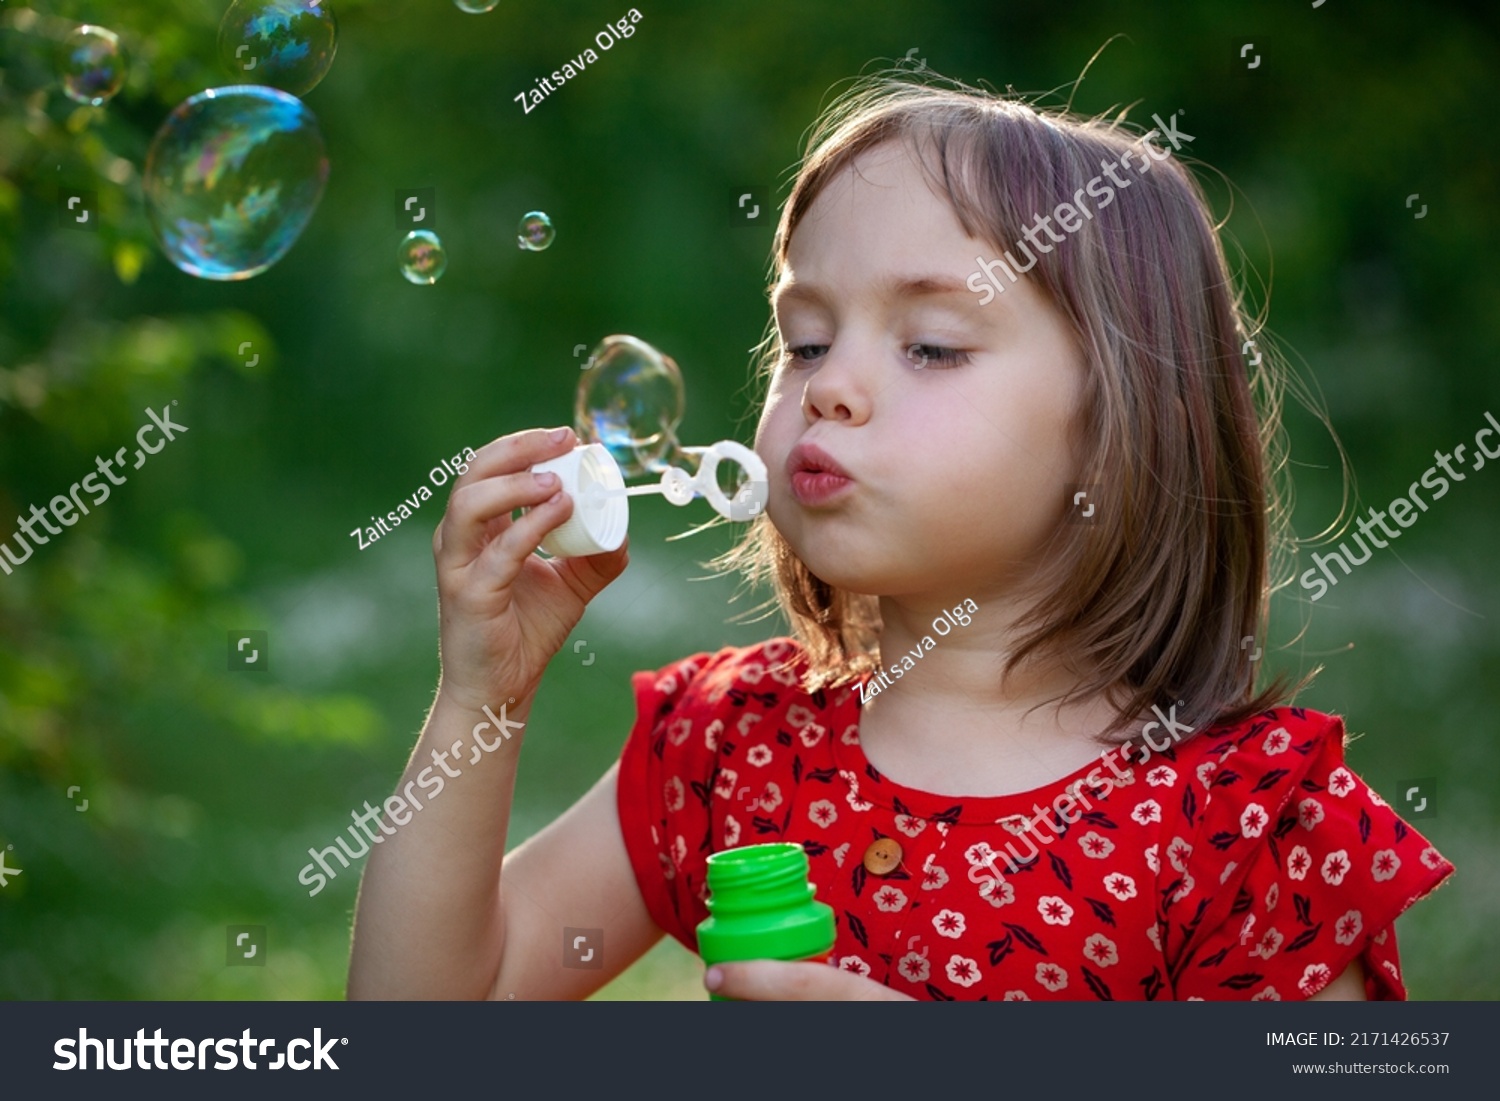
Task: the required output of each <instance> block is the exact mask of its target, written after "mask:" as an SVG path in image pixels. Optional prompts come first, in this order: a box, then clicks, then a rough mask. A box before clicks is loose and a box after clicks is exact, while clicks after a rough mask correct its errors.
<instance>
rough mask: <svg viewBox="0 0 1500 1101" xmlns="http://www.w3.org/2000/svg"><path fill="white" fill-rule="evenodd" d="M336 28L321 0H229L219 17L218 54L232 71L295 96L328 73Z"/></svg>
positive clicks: (335, 44) (313, 86)
mask: <svg viewBox="0 0 1500 1101" xmlns="http://www.w3.org/2000/svg"><path fill="white" fill-rule="evenodd" d="M338 34H339V28H338V23H337V21H335V19H334V18H333V12H332V11H331V10H329V7H328V3H327V0H234V3H233V4H230V5H229V10H228V11H226V12H225V13H224V19H223V20H222V21H221V22H220V23H219V60H220V61H221V62H223V64H224V67H225V69H227V70H228V71H229V72H230V73H232V74H234V75H235V76H237V77H243V78H244V79H246V80H253V81H254V82H255V83H257V84H268V85H270V86H271V87H272V88H280V89H281V90H282V91H284V92H291V93H292V94H293V95H298V96H300V95H303V94H305V93H307V92H310V91H312V89H313V88H315V87H317V85H318V82H319V81H321V80H322V79H323V78H324V77H325V76H327V75H328V67H329V66H330V65H332V64H333V55H334V51H336V50H337V49H338Z"/></svg>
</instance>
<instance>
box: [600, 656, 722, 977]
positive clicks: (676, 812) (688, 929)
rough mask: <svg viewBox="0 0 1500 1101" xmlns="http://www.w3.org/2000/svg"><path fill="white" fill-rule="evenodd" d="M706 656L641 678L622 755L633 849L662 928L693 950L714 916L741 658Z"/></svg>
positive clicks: (624, 827)
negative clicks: (714, 830)
mask: <svg viewBox="0 0 1500 1101" xmlns="http://www.w3.org/2000/svg"><path fill="white" fill-rule="evenodd" d="M740 653H741V651H738V650H734V649H726V650H721V651H719V652H718V653H717V654H708V653H700V654H694V655H693V656H692V657H689V658H684V659H682V660H681V661H677V662H674V663H672V664H671V665H667V666H664V667H663V668H661V669H659V670H657V671H655V672H641V673H636V674H635V675H634V676H633V677H632V678H631V687H632V688H633V690H634V692H635V699H636V721H635V726H634V728H633V729H632V730H631V732H630V736H629V737H628V738H627V739H626V741H625V746H624V749H623V750H622V751H621V754H620V772H619V779H618V785H617V786H618V808H619V814H620V829H621V831H622V833H623V834H624V837H625V849H626V852H627V853H628V854H629V856H630V863H631V867H632V868H633V869H634V871H635V878H636V882H637V884H638V885H639V886H640V890H641V896H642V898H643V899H644V900H645V903H646V908H647V910H648V911H649V912H650V914H651V917H652V920H654V921H655V922H656V924H657V925H659V926H660V927H661V928H662V929H664V930H665V931H666V932H668V933H670V934H671V935H672V936H673V937H676V938H677V940H678V941H680V942H681V943H682V944H683V945H684V946H686V947H687V948H688V949H689V950H690V951H693V952H696V951H697V950H698V937H697V925H698V923H699V922H700V921H702V920H703V919H704V918H705V917H707V916H708V909H707V907H706V906H705V905H704V901H703V899H704V897H705V894H706V884H705V880H704V872H705V869H706V865H707V860H708V855H709V853H710V852H712V851H713V849H712V845H711V837H710V833H711V815H710V808H711V806H712V803H713V794H714V791H713V789H714V787H715V784H716V776H717V771H718V753H717V750H718V745H717V741H716V737H717V731H718V729H720V728H722V723H720V724H714V723H712V722H711V721H710V720H709V718H708V717H706V716H709V715H711V713H712V712H713V711H714V710H715V709H716V708H717V707H718V706H719V704H720V701H721V699H722V697H723V695H724V692H725V690H726V683H725V681H726V677H727V678H728V681H729V683H732V682H733V674H732V667H733V666H734V664H735V663H734V661H733V658H734V657H735V656H736V655H738V654H740Z"/></svg>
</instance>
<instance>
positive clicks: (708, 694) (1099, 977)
mask: <svg viewBox="0 0 1500 1101" xmlns="http://www.w3.org/2000/svg"><path fill="white" fill-rule="evenodd" d="M789 659H794V661H793V662H792V664H790V667H787V666H788V664H789ZM802 667H803V656H802V654H801V653H800V650H799V648H798V647H797V645H796V644H795V643H794V642H792V641H791V640H788V639H774V640H772V641H770V642H768V643H764V644H762V645H760V646H756V647H749V648H743V649H725V650H721V651H719V652H718V653H717V654H697V655H694V656H693V657H690V658H686V659H684V660H682V661H679V662H676V663H674V664H672V665H669V666H667V667H665V668H664V669H661V670H658V671H657V672H654V673H652V672H643V673H637V674H636V675H635V677H634V678H633V686H634V689H635V693H636V699H637V706H638V718H637V721H636V725H635V728H634V729H633V730H632V731H631V734H630V737H629V739H628V740H627V742H626V744H625V747H624V750H623V752H622V754H621V764H620V774H619V812H620V824H621V827H622V829H623V831H624V835H625V845H626V849H627V850H628V852H629V854H630V860H631V864H632V866H633V867H634V870H635V875H636V880H637V882H638V883H639V885H640V889H641V893H642V895H643V896H644V898H645V902H646V905H647V907H648V909H649V910H650V913H651V915H652V917H653V919H654V920H655V921H656V923H657V924H658V925H659V926H661V928H662V929H664V930H666V931H667V932H668V933H670V934H671V935H672V936H674V937H676V938H677V939H678V940H679V941H681V942H682V943H683V944H684V945H686V946H687V947H688V948H689V949H691V950H693V951H696V950H697V935H696V927H697V925H698V923H699V922H700V921H702V920H703V919H704V918H706V917H707V916H708V910H707V908H706V906H705V905H704V897H705V895H706V891H707V888H706V884H705V871H706V862H707V859H708V857H709V854H711V853H713V852H717V851H719V850H721V849H729V848H735V847H737V846H741V845H753V844H759V843H762V842H768V841H794V842H800V843H801V844H802V846H803V847H804V848H805V849H806V850H807V853H808V857H809V861H810V864H811V874H812V882H813V883H814V884H815V885H816V887H817V897H818V899H819V900H821V901H823V902H826V903H828V904H829V905H830V906H832V907H833V910H834V914H835V917H836V922H837V930H838V936H837V940H836V942H835V945H834V949H833V952H832V954H831V955H830V956H829V962H830V963H832V964H834V965H836V966H838V967H841V968H843V969H845V970H848V971H854V972H857V973H858V974H861V975H866V976H869V977H870V978H872V979H874V980H876V981H877V982H881V983H884V984H885V985H887V986H889V987H891V988H892V989H894V990H898V991H900V992H902V993H904V994H908V995H910V996H912V997H914V998H920V999H934V1000H944V1001H947V1000H954V999H967V1000H983V999H991V1000H1000V999H1004V1000H1007V1001H1026V1000H1042V999H1050V1000H1061V999H1101V1000H1105V1001H1125V1000H1138V999H1144V1000H1148V1001H1149V1000H1155V999H1179V1000H1182V999H1186V1000H1194V999H1240V1000H1243V999H1250V1000H1252V1001H1276V1000H1282V999H1286V1000H1299V999H1303V998H1308V997H1311V996H1312V995H1313V994H1316V993H1317V992H1318V991H1319V990H1321V989H1322V988H1323V987H1324V986H1326V985H1327V984H1328V983H1329V982H1330V981H1332V980H1333V979H1334V978H1336V977H1338V975H1339V974H1341V973H1342V972H1343V970H1344V969H1345V968H1346V967H1348V966H1349V964H1350V963H1352V962H1353V961H1354V960H1356V959H1361V960H1363V961H1364V968H1365V974H1366V987H1365V989H1366V994H1367V996H1368V997H1369V998H1371V999H1403V998H1405V997H1406V987H1405V984H1404V983H1403V982H1402V978H1401V970H1400V963H1399V959H1398V957H1397V952H1396V934H1395V929H1394V925H1393V923H1394V922H1395V919H1396V917H1397V916H1398V915H1399V914H1401V913H1402V912H1403V911H1404V910H1406V908H1407V907H1409V906H1410V905H1411V904H1412V903H1414V902H1416V901H1417V900H1418V899H1419V898H1421V897H1422V896H1423V895H1425V894H1427V893H1428V892H1429V891H1431V890H1432V889H1433V888H1434V887H1436V886H1437V885H1438V884H1439V883H1441V882H1442V881H1443V880H1444V879H1446V878H1447V877H1448V876H1449V875H1450V874H1451V873H1452V871H1453V866H1452V865H1451V864H1450V863H1449V862H1448V861H1447V860H1446V859H1444V858H1443V856H1442V855H1441V854H1439V853H1438V851H1437V850H1436V849H1435V848H1433V847H1432V846H1431V845H1429V844H1428V843H1427V841H1426V839H1424V838H1423V837H1422V836H1421V835H1420V834H1418V833H1417V832H1416V831H1415V830H1413V829H1412V828H1411V827H1410V826H1408V825H1407V824H1406V823H1405V822H1403V821H1402V820H1401V819H1400V818H1399V817H1397V816H1396V814H1395V813H1394V812H1393V811H1392V810H1391V809H1390V808H1389V807H1388V806H1387V805H1386V803H1385V801H1384V800H1382V799H1381V798H1380V796H1379V795H1377V794H1375V792H1374V791H1372V790H1371V789H1370V788H1368V787H1367V786H1366V785H1365V784H1364V782H1363V781H1361V780H1360V778H1359V777H1358V776H1356V775H1355V774H1354V773H1353V772H1351V771H1350V770H1349V769H1348V768H1347V767H1345V765H1344V753H1343V742H1344V727H1343V723H1342V721H1341V720H1340V719H1338V718H1337V717H1335V716H1329V715H1322V714H1319V713H1317V712H1312V711H1305V710H1301V709H1297V708H1278V709H1276V710H1273V711H1267V712H1265V713H1263V714H1261V715H1258V716H1256V717H1254V718H1253V719H1251V720H1248V721H1246V722H1244V723H1241V724H1238V725H1235V726H1227V727H1216V728H1213V729H1206V730H1203V731H1201V732H1198V733H1196V734H1193V735H1191V736H1188V737H1186V738H1184V739H1183V740H1182V741H1180V742H1177V743H1175V744H1171V745H1170V747H1169V748H1168V749H1166V750H1165V751H1163V752H1159V753H1156V752H1150V751H1148V750H1147V749H1146V748H1144V747H1139V746H1138V747H1137V748H1136V750H1135V751H1134V752H1133V754H1132V755H1131V756H1130V758H1128V759H1129V760H1130V761H1132V762H1134V763H1130V764H1127V763H1126V762H1125V761H1124V760H1120V759H1119V758H1118V756H1117V757H1116V763H1115V765H1114V768H1113V770H1111V769H1107V768H1101V767H1100V765H1099V763H1098V762H1090V764H1089V765H1087V766H1085V767H1083V768H1081V769H1079V770H1078V771H1077V772H1074V773H1072V774H1071V775H1069V776H1065V777H1062V778H1061V779H1058V780H1056V781H1054V782H1053V783H1051V784H1048V785H1046V786H1044V787H1042V788H1039V789H1036V790H1034V791H1028V792H1023V793H1018V794H1014V795H1002V796H990V797H966V796H949V795H935V794H932V793H930V792H925V791H918V790H916V789H914V788H908V787H904V786H902V785H901V784H898V783H895V782H894V781H892V780H890V779H889V778H887V777H885V776H883V775H881V773H880V772H879V771H878V770H877V769H876V768H875V767H874V766H873V765H871V764H870V763H869V761H867V760H866V759H865V756H864V752H863V751H862V750H861V748H860V742H859V717H860V710H859V706H860V705H859V697H858V696H857V695H856V694H855V691H854V689H853V687H852V686H846V687H843V688H839V689H834V690H831V691H828V692H819V693H815V694H812V695H808V694H806V693H804V692H803V691H801V690H800V689H799V688H798V687H797V684H798V679H799V678H798V673H799V671H800V669H801V668H802ZM1157 744H1161V740H1160V739H1157ZM1148 753H1149V759H1148V758H1147V754H1148ZM1101 774H1102V775H1103V776H1106V777H1109V779H1110V781H1111V782H1110V783H1109V784H1107V785H1106V784H1104V783H1102V782H1099V777H1100V775H1101ZM1065 792H1066V793H1069V794H1071V795H1073V797H1074V798H1073V800H1072V801H1071V802H1070V803H1066V804H1058V803H1056V802H1055V801H1056V800H1057V799H1058V797H1059V796H1063V795H1064V793H1065ZM1054 806H1055V807H1057V809H1058V810H1066V811H1068V812H1069V813H1068V814H1067V815H1063V814H1058V813H1055V812H1054V811H1053V810H1052V809H1051V808H1052V807H1054ZM1037 808H1040V809H1041V810H1042V811H1043V813H1044V814H1045V818H1039V816H1038V815H1037V813H1036V811H1037ZM1028 819H1030V820H1032V821H1035V822H1038V823H1045V825H1041V826H1040V827H1039V828H1033V829H1031V831H1030V832H1027V826H1026V825H1025V823H1026V821H1027V820H1028ZM1054 837H1055V839H1053V840H1051V841H1050V842H1049V841H1046V840H1043V839H1044V838H1054ZM877 842H879V844H878V845H877V844H876V843H877ZM893 843H894V844H893Z"/></svg>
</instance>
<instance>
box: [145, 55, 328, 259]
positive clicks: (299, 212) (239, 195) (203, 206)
mask: <svg viewBox="0 0 1500 1101" xmlns="http://www.w3.org/2000/svg"><path fill="white" fill-rule="evenodd" d="M327 181H328V154H327V151H326V150H325V149H324V146H323V135H322V133H321V132H320V131H319V129H318V120H317V119H316V118H314V117H313V113H312V112H311V111H309V110H308V109H307V107H306V106H304V105H303V103H302V101H301V100H299V99H297V98H296V97H295V96H289V95H287V94H286V93H285V92H279V91H277V90H276V89H274V88H261V87H257V86H255V85H240V86H237V87H231V88H210V89H209V90H208V91H206V92H200V93H198V94H197V95H195V96H193V97H192V98H191V99H189V100H187V101H186V102H184V103H183V104H182V105H181V106H179V107H178V108H177V109H176V110H175V111H173V112H172V113H171V114H170V115H168V116H167V120H166V121H165V122H164V123H162V125H161V129H160V130H158V131H157V132H156V137H155V138H153V139H152V141H151V149H150V151H149V152H148V153H147V154H146V173H145V190H146V209H147V213H148V214H149V215H150V218H151V228H152V229H153V230H155V232H156V237H157V240H158V241H160V242H161V247H162V249H163V250H164V251H165V252H166V254H167V257H168V259H170V260H171V261H172V263H174V264H176V265H177V266H178V267H179V268H181V269H182V270H183V271H185V272H187V273H188V274H189V275H196V276H198V277H200V278H202V279H220V280H225V279H249V278H250V277H251V276H252V275H259V274H260V273H261V272H263V271H265V270H266V269H267V268H269V267H270V266H271V265H272V264H274V263H276V261H278V260H280V259H281V258H282V257H283V256H285V255H286V253H287V250H288V249H290V248H291V247H292V245H293V244H295V243H296V241H297V238H298V237H299V236H300V235H301V233H302V231H303V229H305V228H306V227H307V223H308V222H309V221H311V219H312V216H313V211H315V210H316V209H317V207H318V200H319V199H321V198H322V197H323V185H324V184H325V183H326V182H327Z"/></svg>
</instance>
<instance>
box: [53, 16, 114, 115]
mask: <svg viewBox="0 0 1500 1101" xmlns="http://www.w3.org/2000/svg"><path fill="white" fill-rule="evenodd" d="M58 69H59V75H60V76H61V77H62V86H63V92H64V93H65V94H66V95H67V97H68V98H69V99H72V100H76V101H77V102H79V103H87V104H89V105H90V106H91V107H97V106H99V104H101V103H103V102H104V101H105V100H108V99H113V98H114V95H115V93H116V92H118V91H119V90H120V86H121V85H123V84H124V83H125V51H124V50H123V49H121V48H120V38H119V36H118V35H117V34H115V32H114V31H110V30H105V29H104V28H103V27H93V26H89V25H88V24H84V25H83V26H81V27H79V28H78V29H77V30H76V31H74V32H73V33H72V34H70V35H68V37H67V38H65V39H63V44H62V49H61V53H60V55H59V58H58Z"/></svg>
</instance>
